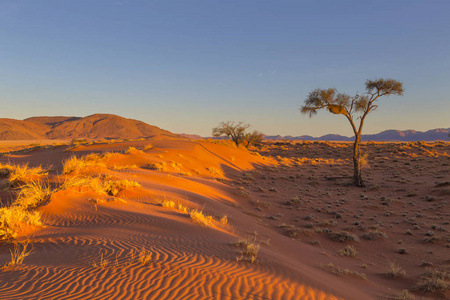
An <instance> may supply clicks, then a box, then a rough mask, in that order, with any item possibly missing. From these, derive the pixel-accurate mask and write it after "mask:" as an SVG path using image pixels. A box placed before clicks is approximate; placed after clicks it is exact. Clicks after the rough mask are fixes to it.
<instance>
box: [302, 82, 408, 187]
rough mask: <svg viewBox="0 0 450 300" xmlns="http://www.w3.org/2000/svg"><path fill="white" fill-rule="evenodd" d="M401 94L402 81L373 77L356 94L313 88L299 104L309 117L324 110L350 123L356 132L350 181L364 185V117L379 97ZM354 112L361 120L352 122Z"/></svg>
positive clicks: (373, 108)
mask: <svg viewBox="0 0 450 300" xmlns="http://www.w3.org/2000/svg"><path fill="white" fill-rule="evenodd" d="M389 95H403V84H402V83H401V82H399V81H396V80H393V79H381V78H380V79H376V80H367V81H366V92H365V93H364V94H363V95H359V94H356V95H355V96H353V97H351V96H349V95H347V94H344V93H338V92H337V90H336V89H334V88H331V89H315V90H314V91H312V92H310V93H309V95H308V98H307V99H306V100H305V105H303V106H302V107H301V112H302V113H303V114H309V117H312V116H313V115H315V114H317V111H318V110H320V109H324V108H325V109H327V110H328V111H329V112H331V113H333V114H338V115H344V116H345V117H346V118H347V120H348V121H349V122H350V125H351V127H352V129H353V133H354V134H355V142H354V144H353V184H354V185H355V186H359V187H363V186H365V184H364V181H363V179H362V174H361V168H362V164H361V163H362V162H363V159H362V158H361V157H362V156H363V155H362V152H361V147H360V144H361V133H362V129H363V125H364V120H365V118H366V116H367V115H368V114H369V113H370V112H371V111H373V110H375V109H376V108H377V107H378V106H377V105H376V104H375V102H376V101H377V100H378V99H379V98H380V97H382V96H389ZM355 113H360V114H361V115H360V116H359V117H358V118H359V120H360V122H359V126H358V127H357V126H356V124H355V121H356V119H355V116H354V114H355Z"/></svg>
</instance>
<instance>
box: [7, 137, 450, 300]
mask: <svg viewBox="0 0 450 300" xmlns="http://www.w3.org/2000/svg"><path fill="white" fill-rule="evenodd" d="M149 144H151V146H152V147H146V150H143V149H144V147H145V146H147V145H149ZM333 145H334V144H332V147H331V146H327V145H323V144H320V143H318V144H311V146H309V145H308V144H307V145H304V146H302V147H297V146H295V145H291V144H288V145H281V146H273V147H272V146H269V147H266V149H262V152H261V153H265V154H267V155H269V156H270V157H261V156H260V155H255V154H254V153H251V152H249V151H247V150H245V149H237V148H235V147H233V146H229V145H222V144H220V143H216V144H214V143H209V142H189V141H185V140H176V139H173V138H172V139H163V138H158V139H154V140H148V141H135V142H122V143H110V144H106V143H103V144H92V145H81V146H78V147H76V148H73V149H71V150H70V151H65V147H57V148H55V149H47V150H34V151H32V152H30V153H27V154H23V155H21V154H16V155H9V156H6V157H5V156H4V157H0V162H6V161H17V162H25V161H28V162H30V164H32V165H36V164H43V165H44V166H45V165H47V164H52V165H53V167H54V168H55V169H56V171H58V172H59V173H61V171H62V161H63V160H64V159H66V158H68V157H70V156H71V155H74V154H75V155H77V156H81V155H85V154H88V153H102V152H106V151H113V152H120V153H122V154H116V155H113V156H111V158H110V160H109V161H108V165H109V166H112V165H113V166H115V167H98V168H93V169H89V170H87V171H88V172H90V173H91V174H98V173H103V174H106V175H110V176H113V177H114V178H117V179H127V180H133V181H136V182H138V183H139V184H140V186H141V187H140V188H134V189H126V190H124V191H122V192H120V193H119V195H118V196H117V197H118V198H120V199H122V200H123V201H122V200H118V199H117V198H114V197H111V196H106V195H99V194H95V193H94V192H89V191H88V192H86V191H84V192H80V191H78V190H76V189H69V190H63V191H59V192H56V193H55V194H53V195H52V197H51V201H50V203H49V204H47V205H45V206H42V207H41V208H40V211H41V212H42V214H43V217H44V222H45V225H46V226H45V228H42V229H40V230H37V231H35V232H33V233H32V234H30V235H29V236H28V238H29V240H30V242H32V243H33V245H34V253H33V254H31V255H30V256H29V257H27V258H26V259H25V262H24V264H23V265H18V266H14V267H11V268H9V269H6V270H4V271H1V272H0V299H87V298H89V299H376V298H380V297H391V298H392V297H394V296H393V295H395V294H398V292H399V291H401V290H402V289H405V288H408V287H409V286H412V285H413V282H412V280H413V279H416V278H417V275H412V276H411V277H407V278H406V279H400V280H398V281H393V280H389V279H385V278H383V276H382V271H381V269H382V268H384V267H385V265H386V263H387V261H388V260H389V258H390V257H391V258H393V259H394V260H395V261H400V262H401V263H402V265H403V266H405V268H406V269H407V271H408V273H409V274H417V273H418V271H417V270H418V269H419V268H420V267H419V266H416V264H419V263H420V262H418V259H420V256H421V255H423V254H422V252H421V251H422V248H421V246H420V247H419V246H418V245H415V246H410V245H409V244H408V243H409V241H407V238H408V236H405V235H404V230H405V228H407V225H406V224H403V223H401V224H400V225H398V228H397V227H395V228H393V229H389V228H388V227H387V226H386V227H383V230H385V231H386V232H388V236H389V238H388V239H385V240H381V241H380V240H379V241H363V240H361V241H360V242H358V243H355V242H353V243H350V244H352V245H354V246H355V247H356V248H357V249H358V251H359V253H360V256H359V257H357V258H348V257H342V256H339V255H337V254H336V251H337V249H339V248H342V247H343V246H345V245H346V243H336V242H333V241H330V240H329V239H328V238H327V236H326V234H323V233H316V232H314V231H311V232H304V233H300V234H301V235H302V236H301V239H300V238H299V237H294V238H291V237H289V236H286V234H285V232H284V230H286V228H289V227H287V225H291V224H293V225H295V226H298V227H299V228H300V227H302V226H303V223H305V224H306V223H307V221H304V220H303V219H304V217H305V216H308V215H311V214H315V215H316V216H315V218H317V219H318V220H320V219H322V220H323V221H326V219H327V218H328V219H330V218H332V219H334V218H333V217H330V216H331V215H330V213H331V210H332V209H336V210H341V209H342V208H344V211H342V212H341V214H342V215H343V217H342V219H335V220H337V221H338V222H339V224H338V225H332V224H331V225H327V226H336V229H335V228H334V227H332V228H333V230H337V228H339V230H344V229H345V230H350V231H352V232H355V233H357V232H356V231H354V230H353V229H352V228H351V227H352V226H354V225H352V223H353V222H355V221H353V219H352V217H351V215H353V214H360V215H361V216H360V217H359V218H358V221H359V222H366V223H365V224H366V226H368V227H369V226H371V225H370V224H371V222H375V221H370V217H371V216H372V215H373V214H374V213H373V212H372V210H375V211H377V212H378V213H377V214H378V215H382V214H383V213H384V211H383V210H384V209H385V207H384V206H375V204H374V203H372V202H371V201H366V202H364V200H362V198H361V196H360V194H362V193H364V194H365V195H364V197H366V195H368V196H369V197H370V199H372V198H374V199H375V195H378V194H383V193H382V191H383V190H373V191H371V190H361V189H359V188H354V187H348V186H345V185H344V184H343V183H342V182H339V183H338V182H336V181H332V182H330V181H328V180H326V179H324V177H323V175H324V174H325V175H327V174H328V175H329V174H333V175H340V174H343V173H348V172H347V171H348V170H351V168H350V167H349V166H350V165H349V162H348V161H347V160H346V156H345V149H346V148H347V147H348V145H346V144H342V147H341V146H339V147H337V146H336V147H334V146H333ZM335 145H340V144H335ZM399 145H400V144H399ZM375 146H376V145H375ZM129 147H135V148H136V149H130V150H128V153H125V150H127V149H129ZM445 147H446V148H445V149H439V153H443V152H444V150H446V149H448V148H449V147H450V146H449V145H446V146H445ZM380 149H382V151H386V149H384V148H380ZM389 151H391V150H389ZM379 153H380V155H381V156H380V158H383V157H385V155H386V154H385V153H384V152H383V153H381V152H379ZM393 153H394V152H393ZM299 158H301V159H303V160H302V162H299V161H300V160H299ZM308 159H310V160H309V161H308ZM338 159H341V160H338ZM408 159H410V157H408ZM438 159H440V160H439V161H440V163H441V164H442V162H444V161H448V155H447V156H444V155H441V156H438ZM376 161H377V162H379V161H380V159H377V160H376ZM312 162H314V163H312ZM402 163H403V165H402V166H404V162H402ZM417 163H419V162H417ZM420 163H421V166H422V167H421V168H422V169H423V170H425V168H426V165H424V163H425V162H422V161H420ZM126 166H129V168H127V167H126ZM157 166H160V167H161V168H162V169H160V170H159V171H158V170H157ZM447 166H448V164H447ZM446 168H447V169H446V170H447V171H446V172H448V167H446ZM444 169H445V167H444ZM218 170H219V171H220V170H223V176H222V174H220V172H217V171H218ZM377 170H378V169H377V167H376V166H374V167H373V168H372V169H371V171H370V172H369V173H370V175H369V176H370V180H371V181H374V182H377V183H379V184H383V188H385V189H386V194H388V195H389V197H390V198H392V199H396V198H398V197H399V195H400V194H402V193H403V192H401V191H398V190H399V187H398V186H397V187H393V188H392V187H390V185H396V184H397V185H398V183H392V182H391V183H389V182H386V181H384V182H383V181H381V180H380V178H379V176H380V174H383V172H381V171H380V172H378V171H377ZM397 170H400V169H398V168H397ZM399 172H400V171H399ZM435 172H439V171H438V170H436V171H435ZM297 175H298V176H297ZM51 176H53V179H55V178H56V177H55V176H57V175H51ZM67 176H70V175H67ZM67 176H66V177H67ZM402 176H407V175H405V174H404V175H402ZM427 176H428V175H427ZM61 178H62V177H61ZM417 180H419V179H417ZM426 180H427V182H429V180H430V178H428V177H426ZM441 180H442V179H441ZM384 184H385V185H386V186H384ZM405 186H408V183H406V185H405V184H403V187H405ZM271 187H272V188H273V190H272V191H271ZM422 187H423V188H424V189H425V188H428V184H424V185H422ZM383 188H382V189H383ZM426 192H427V191H426V190H420V191H418V192H417V193H418V194H420V195H421V194H422V193H426ZM435 193H438V191H437V192H435ZM295 195H301V196H302V199H303V200H302V201H303V203H302V205H301V206H298V207H290V206H289V205H286V204H285V203H286V202H287V201H288V200H289V199H291V198H293V197H294V196H295ZM330 195H332V196H330ZM372 195H373V196H372ZM378 197H379V196H378ZM440 197H441V196H437V198H438V199H441V198H440ZM342 198H347V199H348V201H347V200H346V201H344V202H342V203H341V204H340V206H338V207H336V208H334V204H335V202H336V201H338V202H339V201H340V199H342ZM307 199H316V200H315V202H314V201H313V202H311V201H309V200H307ZM162 200H172V201H176V202H178V203H181V204H183V205H184V206H186V207H189V208H198V209H199V210H202V211H203V212H204V213H205V214H207V215H211V216H215V217H216V219H219V218H220V217H221V216H223V215H227V216H228V221H229V222H228V225H226V226H222V227H221V226H212V227H204V226H201V225H199V224H197V223H194V222H193V221H192V220H191V219H190V218H189V216H187V215H186V214H184V213H183V212H181V211H179V210H177V209H172V208H166V207H162V206H161V205H159V204H158V203H159V202H160V201H162ZM376 201H377V202H378V201H379V200H378V198H377V200H376ZM396 201H399V202H396ZM437 201H439V200H437ZM408 202H410V201H409V199H407V200H406V201H404V202H403V200H393V204H392V206H391V207H390V208H389V210H390V211H391V215H392V216H391V217H383V221H384V222H385V224H391V223H392V224H395V222H396V221H399V220H400V219H401V217H400V216H401V212H402V211H403V210H406V209H408V207H409V206H408ZM418 202H420V201H418ZM328 203H329V204H328ZM327 205H329V206H330V207H332V206H333V208H332V209H330V211H328V212H325V211H324V210H323V208H322V207H326V206H327ZM418 205H419V206H422V204H418ZM423 205H426V204H423ZM318 208H322V211H321V212H317V209H318ZM422 209H423V210H425V207H424V208H422ZM361 210H364V213H360V212H361ZM448 212H449V210H448V205H445V206H444V208H443V211H442V213H443V214H444V215H445V214H447V216H448ZM429 213H431V212H428V211H427V214H429ZM427 217H431V216H430V215H428V216H427ZM378 218H380V217H378ZM294 219H299V220H297V221H296V220H294ZM343 220H345V221H343ZM347 220H348V221H347ZM308 222H314V221H308ZM435 222H436V223H442V221H439V220H436V221H435ZM283 223H284V225H283ZM317 224H319V223H317ZM314 226H318V227H317V228H319V227H320V226H322V225H320V226H319V225H316V224H314ZM444 227H445V228H447V227H448V225H444ZM302 228H305V227H302ZM320 228H322V227H320ZM447 230H448V228H447ZM391 231H392V232H391ZM397 231H398V233H397ZM447 232H448V231H447ZM303 234H305V235H304V236H303ZM357 234H359V233H357ZM400 235H401V236H402V238H403V239H404V243H405V244H406V245H405V247H407V249H408V257H407V256H402V257H399V255H398V254H395V253H394V252H395V250H396V248H397V245H396V244H395V243H396V242H397V240H398V238H397V236H400ZM246 237H252V238H254V239H255V241H256V242H259V243H260V246H261V249H260V252H259V254H258V257H257V260H258V261H257V263H255V264H251V263H250V262H245V261H236V257H237V255H238V254H237V253H236V251H237V248H236V246H235V245H233V243H235V242H236V241H237V240H238V239H240V238H246ZM314 240H317V241H318V245H319V246H318V245H317V244H315V243H311V241H314ZM427 246H428V247H431V248H432V249H433V252H434V255H433V256H431V255H430V256H428V257H426V258H423V259H424V260H425V259H427V260H430V261H433V262H434V264H435V265H436V264H437V263H438V262H440V261H443V260H444V261H445V255H446V254H445V253H447V254H448V252H443V251H445V250H444V245H441V244H440V243H438V244H430V245H427ZM441 246H442V248H441ZM377 247H380V248H379V249H380V252H379V253H377V251H376V249H377ZM414 247H415V248H418V249H419V248H420V250H418V251H419V252H417V253H416V251H415V250H414ZM10 248H11V245H2V246H0V262H7V261H8V260H9V249H10ZM386 248H388V249H389V250H386ZM431 248H430V249H431ZM142 249H145V250H146V251H148V252H147V253H148V255H150V256H151V258H150V260H149V262H148V263H147V264H141V263H139V262H137V260H136V259H134V260H133V258H132V257H133V254H132V253H133V252H134V253H135V254H136V253H139V252H140V251H141V250H142ZM136 255H137V254H136ZM418 257H419V258H418ZM101 258H103V259H106V260H108V261H109V265H108V266H105V267H103V268H100V267H94V266H93V264H94V263H96V264H99V263H100V261H101ZM447 259H448V256H447ZM408 261H410V266H408V264H407V262H408ZM330 262H333V264H334V265H335V266H337V267H342V268H349V269H351V270H352V271H358V272H364V273H366V275H367V280H361V279H358V278H354V277H351V276H341V277H339V276H336V275H334V274H331V273H329V272H327V271H326V270H324V269H322V268H320V267H318V266H320V265H326V264H328V263H330ZM363 264H366V265H367V269H362V268H361V265H363ZM380 274H381V275H380ZM420 295H421V296H423V297H427V295H426V294H420ZM433 295H435V294H433Z"/></svg>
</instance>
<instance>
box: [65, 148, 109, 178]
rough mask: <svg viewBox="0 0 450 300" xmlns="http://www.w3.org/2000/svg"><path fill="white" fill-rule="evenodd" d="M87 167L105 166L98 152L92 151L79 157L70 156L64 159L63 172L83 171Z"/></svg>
mask: <svg viewBox="0 0 450 300" xmlns="http://www.w3.org/2000/svg"><path fill="white" fill-rule="evenodd" d="M87 167H106V164H105V162H104V159H103V157H102V156H101V155H99V154H94V153H92V154H88V155H86V156H83V157H80V158H78V157H76V156H71V157H69V158H68V159H66V160H65V161H64V165H63V174H70V173H72V172H75V173H83V172H84V171H85V169H86V168H87Z"/></svg>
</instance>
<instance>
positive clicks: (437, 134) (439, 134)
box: [264, 128, 450, 142]
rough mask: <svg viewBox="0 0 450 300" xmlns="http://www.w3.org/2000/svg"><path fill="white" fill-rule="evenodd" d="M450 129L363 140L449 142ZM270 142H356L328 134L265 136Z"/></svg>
mask: <svg viewBox="0 0 450 300" xmlns="http://www.w3.org/2000/svg"><path fill="white" fill-rule="evenodd" d="M449 133H450V128H435V129H430V130H427V131H416V130H412V129H408V130H396V129H389V130H384V131H381V132H379V133H376V134H363V135H361V139H362V140H363V141H385V142H389V141H391V142H394V141H395V142H416V141H438V140H441V141H447V140H449V136H448V134H449ZM264 138H265V139H268V140H307V141H320V140H325V141H354V139H355V137H354V136H352V137H347V136H343V135H339V134H326V135H323V136H320V137H313V136H310V135H301V136H289V135H287V136H280V135H273V136H264Z"/></svg>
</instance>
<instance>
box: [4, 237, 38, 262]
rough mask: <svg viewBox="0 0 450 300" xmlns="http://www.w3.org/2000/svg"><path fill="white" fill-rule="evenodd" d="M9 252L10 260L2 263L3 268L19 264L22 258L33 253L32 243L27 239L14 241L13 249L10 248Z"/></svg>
mask: <svg viewBox="0 0 450 300" xmlns="http://www.w3.org/2000/svg"><path fill="white" fill-rule="evenodd" d="M29 245H30V246H31V248H30V249H28V246H29ZM9 252H10V253H11V261H10V262H8V263H7V264H6V265H4V266H3V269H6V268H8V267H12V266H14V265H21V264H22V263H23V260H24V258H25V257H27V256H29V255H30V254H31V253H33V244H30V241H28V240H27V241H24V242H19V243H14V248H13V250H11V249H10V250H9Z"/></svg>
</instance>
